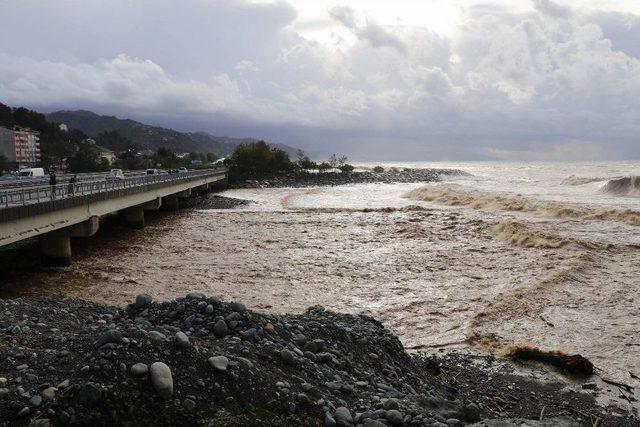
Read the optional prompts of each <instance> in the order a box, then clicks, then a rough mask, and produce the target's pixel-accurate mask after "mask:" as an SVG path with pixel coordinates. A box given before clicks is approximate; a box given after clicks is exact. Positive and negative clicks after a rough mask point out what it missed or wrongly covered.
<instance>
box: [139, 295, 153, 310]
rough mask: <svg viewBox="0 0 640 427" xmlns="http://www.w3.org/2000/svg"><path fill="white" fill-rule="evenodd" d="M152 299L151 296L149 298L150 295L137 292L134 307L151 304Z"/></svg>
mask: <svg viewBox="0 0 640 427" xmlns="http://www.w3.org/2000/svg"><path fill="white" fill-rule="evenodd" d="M152 300H153V298H151V295H149V294H138V295H136V307H138V308H142V307H145V306H147V305H149V304H151V301H152Z"/></svg>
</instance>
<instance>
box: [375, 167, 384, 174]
mask: <svg viewBox="0 0 640 427" xmlns="http://www.w3.org/2000/svg"><path fill="white" fill-rule="evenodd" d="M373 171H374V172H375V173H382V172H384V168H383V167H382V166H376V167H375V168H373Z"/></svg>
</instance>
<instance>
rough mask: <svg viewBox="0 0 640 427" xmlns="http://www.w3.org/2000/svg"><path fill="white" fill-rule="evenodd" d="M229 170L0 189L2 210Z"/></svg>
mask: <svg viewBox="0 0 640 427" xmlns="http://www.w3.org/2000/svg"><path fill="white" fill-rule="evenodd" d="M223 172H226V169H224V168H221V169H204V170H197V171H190V172H182V173H172V174H160V175H145V176H142V177H134V178H125V179H114V180H108V181H107V180H101V181H86V182H78V183H75V184H71V183H66V184H58V185H42V186H38V187H29V188H21V189H12V190H5V191H0V209H3V208H5V209H6V208H9V207H14V206H26V205H33V204H37V203H43V202H50V201H54V200H62V199H69V198H74V197H82V196H86V195H89V194H99V193H106V192H109V191H114V190H122V189H127V188H134V187H141V186H145V185H149V184H157V183H163V182H179V181H183V180H190V179H192V178H195V177H199V176H208V175H216V174H220V173H223Z"/></svg>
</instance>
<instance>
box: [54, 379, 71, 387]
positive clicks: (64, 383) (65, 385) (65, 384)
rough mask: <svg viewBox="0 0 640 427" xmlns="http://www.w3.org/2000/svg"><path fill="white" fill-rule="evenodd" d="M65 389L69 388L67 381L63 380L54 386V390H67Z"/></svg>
mask: <svg viewBox="0 0 640 427" xmlns="http://www.w3.org/2000/svg"><path fill="white" fill-rule="evenodd" d="M67 387H69V380H64V381H62V382H61V383H60V384H58V385H57V386H56V388H67Z"/></svg>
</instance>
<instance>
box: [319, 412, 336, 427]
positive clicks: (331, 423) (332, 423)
mask: <svg viewBox="0 0 640 427" xmlns="http://www.w3.org/2000/svg"><path fill="white" fill-rule="evenodd" d="M322 426H323V427H336V420H334V419H333V417H332V416H331V414H329V413H328V412H327V413H326V414H325V415H324V423H323V424H322Z"/></svg>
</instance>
